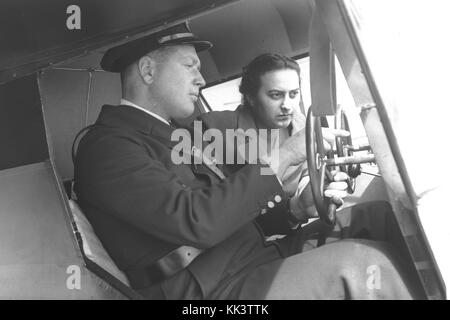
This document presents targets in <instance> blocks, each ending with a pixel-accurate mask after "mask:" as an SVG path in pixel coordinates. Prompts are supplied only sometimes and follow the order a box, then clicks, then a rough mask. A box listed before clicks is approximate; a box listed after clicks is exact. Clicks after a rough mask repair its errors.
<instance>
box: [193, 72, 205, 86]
mask: <svg viewBox="0 0 450 320" xmlns="http://www.w3.org/2000/svg"><path fill="white" fill-rule="evenodd" d="M205 84H206V82H205V79H204V78H203V76H202V74H201V72H200V70H198V71H197V74H196V76H195V85H197V86H198V87H200V88H201V87H203V86H205Z"/></svg>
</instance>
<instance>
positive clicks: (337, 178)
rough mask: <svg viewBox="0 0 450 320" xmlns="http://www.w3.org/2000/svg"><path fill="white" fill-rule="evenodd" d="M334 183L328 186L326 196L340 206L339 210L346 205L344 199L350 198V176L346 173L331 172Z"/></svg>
mask: <svg viewBox="0 0 450 320" xmlns="http://www.w3.org/2000/svg"><path fill="white" fill-rule="evenodd" d="M331 176H332V177H333V182H331V183H330V184H329V185H328V186H326V188H325V191H324V196H325V197H328V198H331V201H333V202H334V204H336V205H337V206H338V209H339V208H340V207H342V206H343V205H344V200H343V199H344V198H345V197H346V196H348V192H347V188H348V184H347V180H348V179H349V176H348V175H347V174H346V173H345V172H340V171H331Z"/></svg>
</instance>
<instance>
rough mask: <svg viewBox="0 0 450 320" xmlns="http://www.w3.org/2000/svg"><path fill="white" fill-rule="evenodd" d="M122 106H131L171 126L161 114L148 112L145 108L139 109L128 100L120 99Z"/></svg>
mask: <svg viewBox="0 0 450 320" xmlns="http://www.w3.org/2000/svg"><path fill="white" fill-rule="evenodd" d="M120 104H121V105H125V106H130V107H133V108H136V109H139V110H141V111H144V112H145V113H147V114H149V115H151V116H152V117H155V118H156V119H158V120H160V121H162V122H164V123H165V124H168V125H169V126H170V123H169V121H167V120H166V119H164V118H163V117H161V116H160V115H159V114H156V113H154V112H151V111H148V110H147V109H144V108H142V107H139V106H138V105H137V104H135V103H133V102H131V101H128V100H126V99H123V98H122V99H120Z"/></svg>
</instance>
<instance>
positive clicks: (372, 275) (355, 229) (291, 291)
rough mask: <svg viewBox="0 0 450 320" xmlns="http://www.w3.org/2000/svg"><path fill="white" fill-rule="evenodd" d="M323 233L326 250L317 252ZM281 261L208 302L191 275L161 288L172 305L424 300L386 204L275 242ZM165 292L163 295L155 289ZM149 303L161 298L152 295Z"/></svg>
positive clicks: (250, 272)
mask: <svg viewBox="0 0 450 320" xmlns="http://www.w3.org/2000/svg"><path fill="white" fill-rule="evenodd" d="M319 231H322V232H326V233H327V234H328V238H327V241H326V244H325V245H323V246H320V247H317V238H318V233H319ZM277 242H278V246H279V248H280V253H281V257H279V258H277V259H274V260H272V261H270V262H268V263H263V264H260V265H257V266H253V267H251V268H248V269H247V270H245V271H243V272H240V274H237V275H235V276H234V277H233V278H232V279H230V280H229V281H224V284H222V285H218V288H217V290H215V291H214V292H212V293H211V294H210V295H209V296H206V297H204V296H203V295H202V293H201V290H200V289H199V286H198V284H197V283H196V281H195V279H194V278H193V276H192V275H191V274H190V272H189V270H187V269H186V270H184V271H182V272H180V273H179V274H177V275H175V276H174V277H172V278H171V279H168V280H166V281H165V283H164V284H163V288H164V290H163V292H164V293H165V297H166V298H168V299H257V300H259V299H284V300H287V299H301V300H309V299H395V300H396V299H421V298H424V294H423V291H422V289H421V286H420V285H419V281H418V277H417V275H416V272H415V270H414V268H413V266H412V264H411V263H410V261H409V255H408V254H407V250H406V246H405V243H404V241H403V238H402V237H401V234H400V231H399V228H398V224H397V223H396V221H395V218H394V215H393V213H392V210H391V207H390V205H389V204H388V203H387V202H381V201H377V202H370V203H364V204H360V205H356V206H354V207H352V208H350V209H348V210H345V211H343V212H340V213H338V216H337V223H336V227H335V228H334V229H329V228H327V227H326V226H324V225H323V224H322V223H321V222H320V221H315V222H313V223H311V224H309V225H306V226H304V227H303V228H302V229H301V230H296V231H293V232H292V233H291V234H289V235H287V236H286V237H284V238H282V239H280V240H277ZM152 290H157V291H158V292H161V291H160V289H152ZM148 297H149V298H160V296H152V295H150V296H149V295H148Z"/></svg>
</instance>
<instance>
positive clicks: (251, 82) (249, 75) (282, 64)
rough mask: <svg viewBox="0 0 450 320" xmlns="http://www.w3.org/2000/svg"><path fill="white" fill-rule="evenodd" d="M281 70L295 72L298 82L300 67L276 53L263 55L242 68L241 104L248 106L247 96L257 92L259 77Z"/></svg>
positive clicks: (259, 84)
mask: <svg viewBox="0 0 450 320" xmlns="http://www.w3.org/2000/svg"><path fill="white" fill-rule="evenodd" d="M283 69H292V70H295V71H296V72H297V74H298V78H299V80H300V67H299V66H298V64H297V62H296V61H295V60H294V59H291V58H289V57H286V56H283V55H280V54H277V53H264V54H261V55H259V56H257V57H256V58H255V59H253V60H252V61H251V62H250V63H249V64H248V65H247V66H246V67H244V68H243V73H242V80H241V85H240V86H239V92H240V93H241V94H242V102H243V104H245V105H249V101H248V96H255V95H256V93H257V92H258V90H259V87H260V86H261V76H263V75H264V74H265V73H267V72H270V71H275V70H283Z"/></svg>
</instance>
